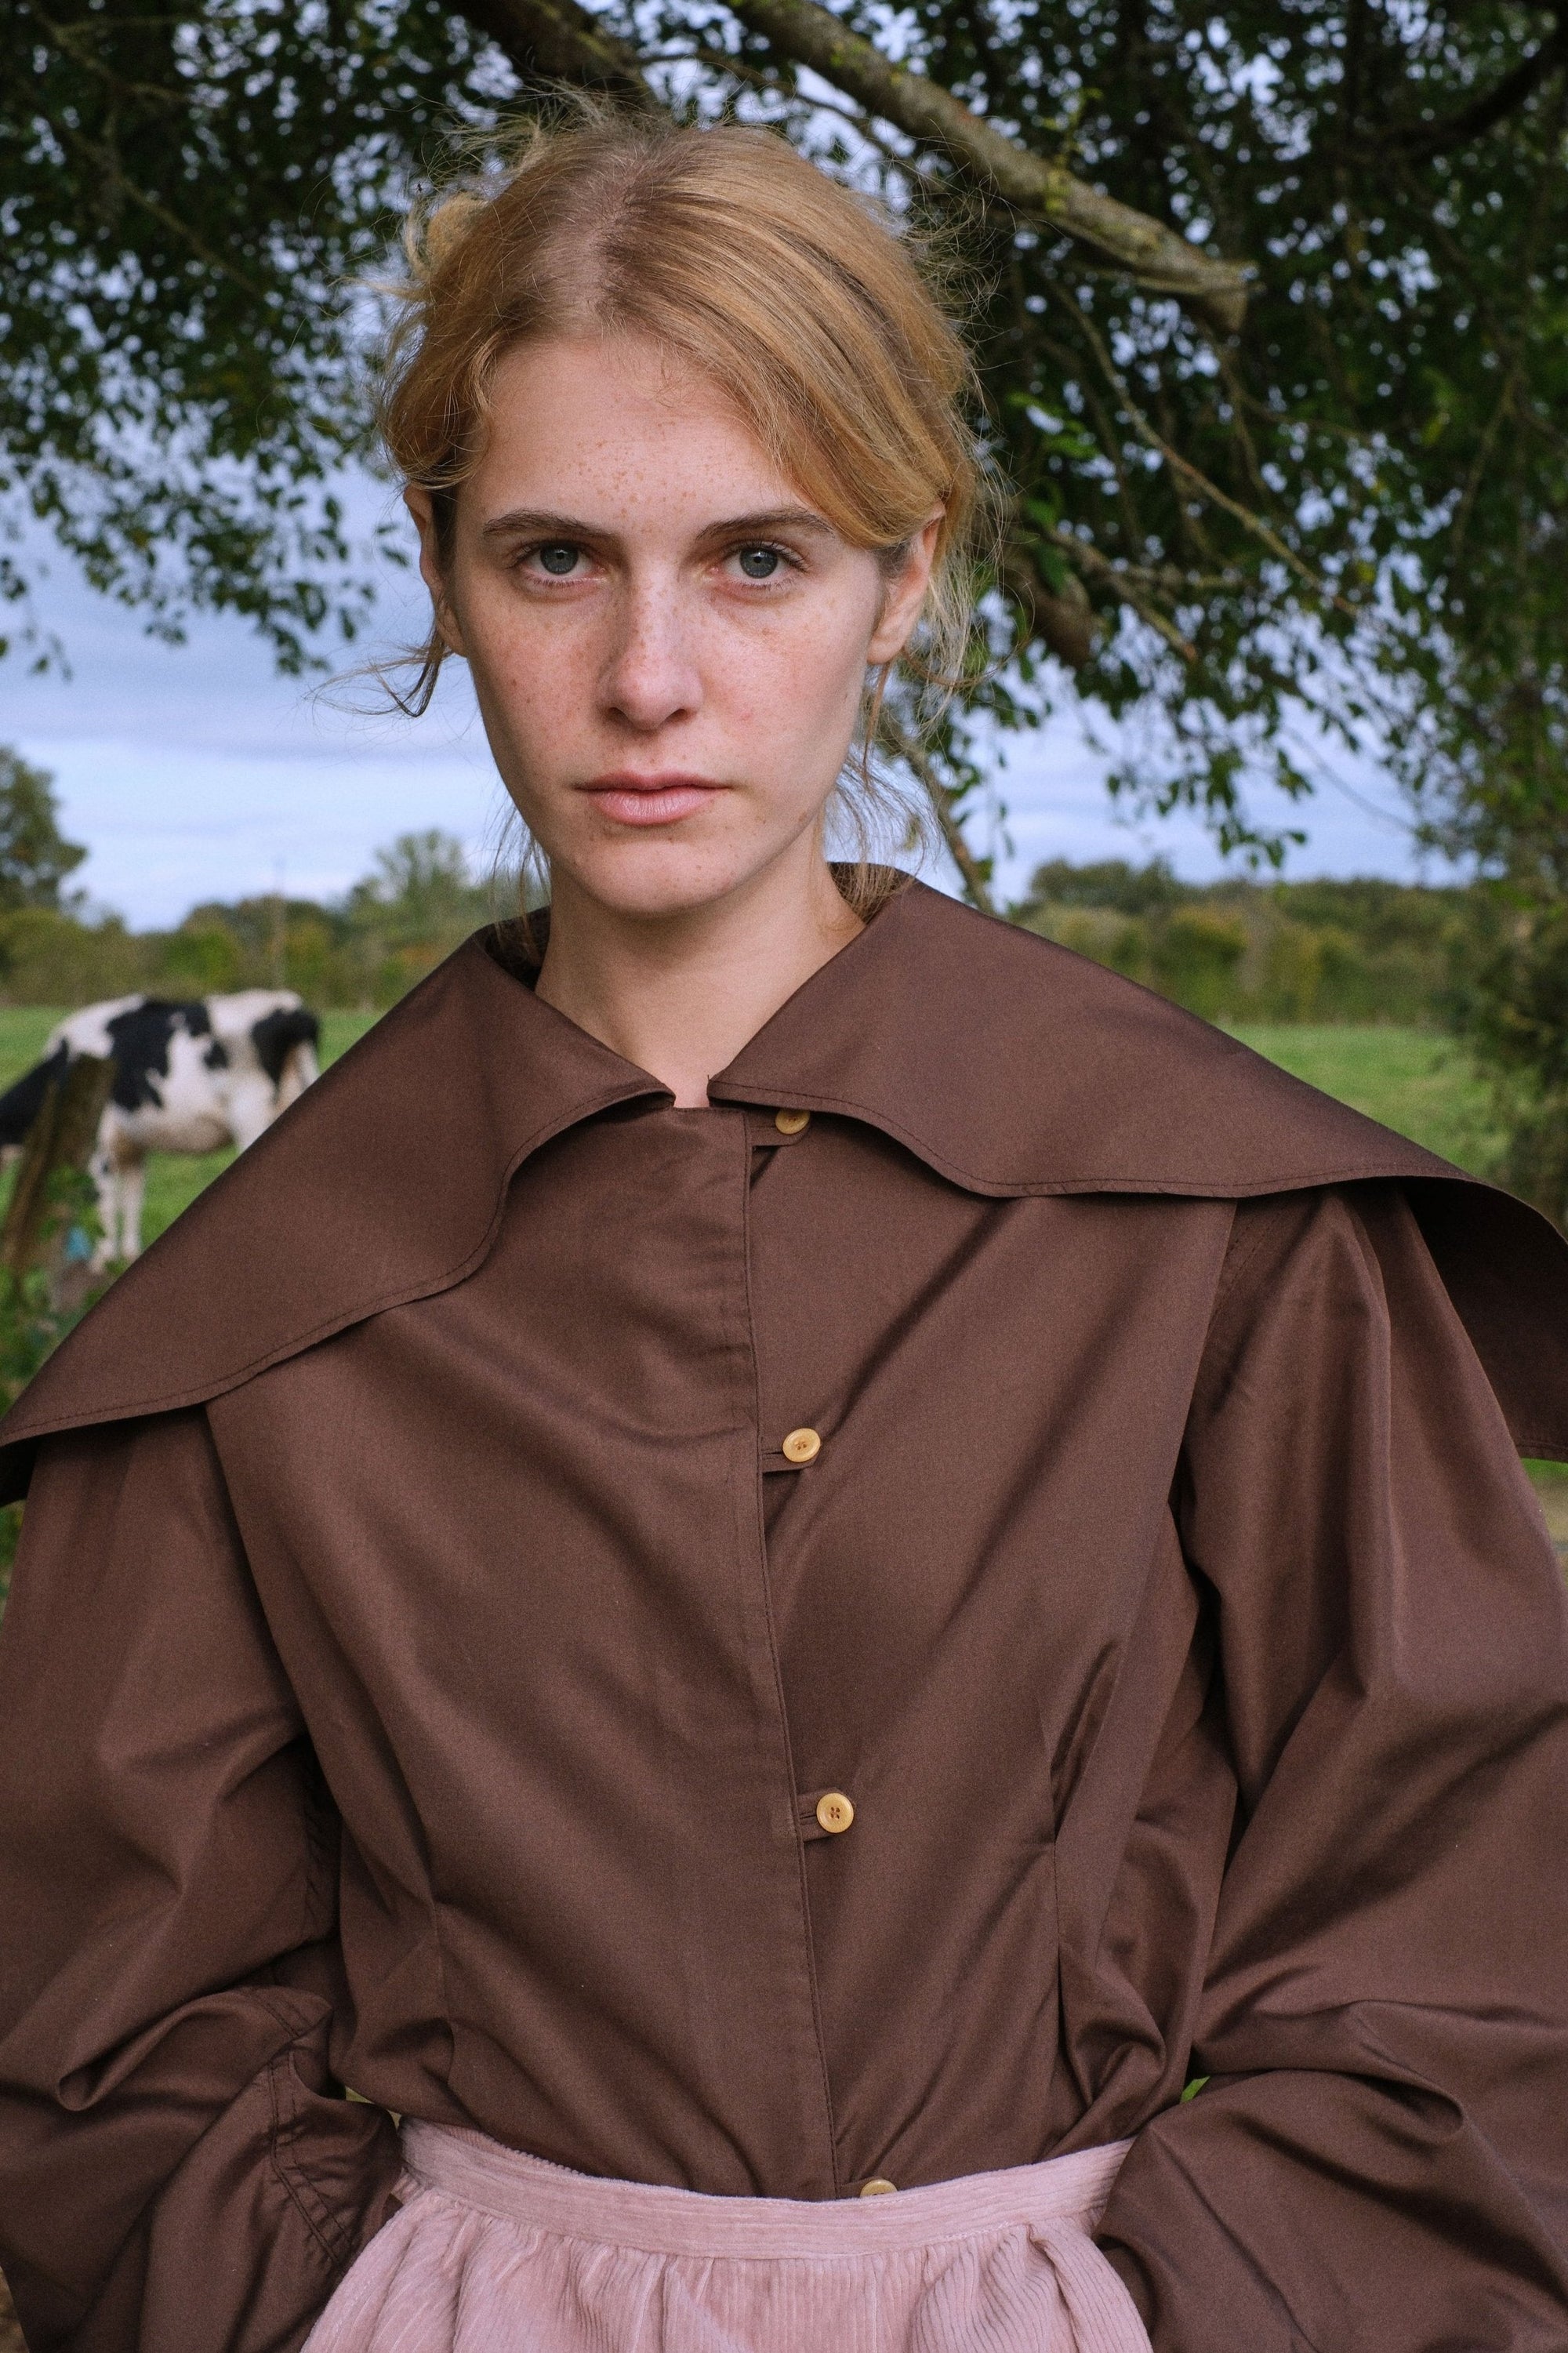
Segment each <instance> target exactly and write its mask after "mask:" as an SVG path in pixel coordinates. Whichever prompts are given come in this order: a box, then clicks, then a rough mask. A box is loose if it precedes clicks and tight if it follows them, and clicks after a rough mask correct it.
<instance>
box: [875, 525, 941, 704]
mask: <svg viewBox="0 0 1568 2353" xmlns="http://www.w3.org/2000/svg"><path fill="white" fill-rule="evenodd" d="M943 512H944V510H943V509H942V508H941V507H938V509H937V511H936V512H935V513H934V514H933V515H928V516H927V517H926V520H925V522H923V523H922V524H921V528H920V530H919V531H918V532H917V533H915V535H914V537H913V539H911V540H910V549H909V554H907V555H906V556H905V558H904V561H903V564H902V565H901V567H900V570H899V571H897V572H895V573H894V574H893V575H892V577H891V578H890V579H889V582H888V586H887V589H886V591H885V593H884V595H883V597H882V609H881V612H880V613H879V615H878V617H877V626H876V628H874V629H873V630H872V632H871V642H870V644H869V645H868V647H867V649H866V659H867V661H868V663H870V664H871V665H872V666H873V667H874V668H876V667H879V666H880V665H881V664H882V663H884V662H890V661H897V659H898V658H899V656H900V654H901V653H902V652H903V650H904V648H905V647H906V646H907V645H908V643H909V641H910V631H911V630H912V629H913V628H914V626H915V623H916V622H917V621H918V620H919V618H920V614H921V606H922V605H923V604H924V603H925V598H926V590H927V589H928V588H929V587H930V586H931V565H932V564H933V563H934V562H935V560H936V543H937V534H938V533H939V532H940V531H941V529H942V514H943Z"/></svg>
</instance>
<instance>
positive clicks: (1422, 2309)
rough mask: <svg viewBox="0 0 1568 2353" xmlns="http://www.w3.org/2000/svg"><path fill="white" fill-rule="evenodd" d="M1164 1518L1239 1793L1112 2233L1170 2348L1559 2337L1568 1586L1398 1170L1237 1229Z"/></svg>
mask: <svg viewBox="0 0 1568 2353" xmlns="http://www.w3.org/2000/svg"><path fill="white" fill-rule="evenodd" d="M1226 1282H1227V1288H1226V1290H1225V1292H1224V1293H1223V1296H1222V1298H1221V1301H1220V1303H1219V1305H1218V1308H1217V1311H1216V1314H1215V1320H1214V1324H1213V1326H1212V1330H1211V1334H1210V1340H1209V1345H1208V1348H1207V1351H1206V1354H1205V1361H1204V1365H1203V1369H1202V1374H1201V1377H1200V1380H1199V1384H1198V1388H1197V1392H1196V1395H1195V1398H1194V1405H1193V1410H1192V1414H1191V1419H1190V1425H1189V1429H1188V1433H1187V1442H1186V1447H1185V1452H1184V1462H1183V1466H1182V1471H1181V1475H1180V1480H1179V1485H1178V1493H1177V1514H1178V1520H1179V1524H1180V1527H1181V1532H1182V1537H1183V1542H1184V1548H1185V1551H1186V1555H1187V1558H1188V1562H1189V1565H1190V1567H1191V1569H1192V1571H1193V1573H1194V1575H1195V1576H1196V1577H1197V1578H1198V1579H1199V1581H1200V1584H1201V1585H1203V1586H1204V1587H1205V1588H1207V1590H1208V1594H1209V1599H1210V1603H1211V1607H1212V1615H1213V1620H1214V1623H1215V1628H1216V1631H1217V1643H1216V1649H1217V1659H1218V1665H1217V1673H1218V1675H1219V1677H1220V1689H1219V1692H1218V1694H1216V1697H1217V1700H1218V1702H1219V1705H1220V1710H1221V1714H1222V1716H1223V1721H1224V1723H1225V1725H1226V1727H1227V1730H1228V1738H1229V1744H1230V1748H1231V1753H1232V1758H1233V1762H1234V1767H1235V1773H1236V1779H1237V1815H1236V1821H1235V1828H1234V1833H1233V1840H1232V1846H1231V1852H1230V1859H1229V1862H1228V1865H1227V1868H1226V1876H1225V1880H1224V1883H1223V1888H1222V1893H1221V1900H1220V1905H1219V1910H1218V1916H1217V1921H1216V1926H1215V1936H1214V1941H1213V1948H1212V1954H1211V1958H1210V1963H1209V1968H1208V1971H1207V1976H1206V1982H1205V1993H1204V1998H1203V2002H1202V2006H1201V2011H1200V2016H1199V2022H1198V2026H1197V2031H1196V2033H1195V2036H1194V2050H1193V2054H1192V2072H1193V2073H1194V2075H1197V2076H1206V2077H1207V2078H1208V2079H1209V2080H1208V2082H1207V2083H1206V2084H1205V2086H1204V2088H1203V2089H1202V2090H1201V2091H1199V2092H1198V2093H1197V2094H1196V2095H1195V2096H1194V2097H1192V2098H1190V2099H1188V2100H1186V2101H1184V2103H1183V2104H1182V2105H1180V2106H1178V2107H1176V2108H1174V2109H1172V2110H1170V2111H1168V2112H1166V2113H1165V2114H1163V2115H1162V2116H1159V2117H1158V2118H1156V2119H1155V2120H1154V2122H1153V2123H1152V2124H1151V2125H1150V2126H1147V2127H1146V2128H1145V2129H1144V2131H1143V2132H1142V2134H1141V2135H1140V2136H1139V2137H1138V2138H1137V2139H1136V2141H1135V2142H1134V2144H1133V2147H1132V2149H1131V2154H1130V2155H1129V2157H1128V2159H1127V2162H1126V2165H1125V2167H1124V2168H1123V2171H1122V2174H1121V2179H1120V2180H1119V2182H1118V2184H1117V2187H1116V2189H1115V2192H1114V2194H1113V2196H1112V2199H1111V2201H1110V2207H1109V2208H1108V2210H1107V2212H1106V2214H1105V2216H1104V2218H1103V2221H1102V2223H1101V2228H1100V2242H1101V2244H1102V2246H1103V2247H1104V2248H1105V2251H1106V2253H1108V2254H1109V2255H1110V2259H1111V2261H1112V2262H1113V2263H1115V2265H1116V2267H1117V2268H1118V2270H1119V2271H1120V2272H1121V2275H1122V2277H1123V2279H1124V2280H1125V2281H1126V2283H1127V2284H1128V2286H1129V2288H1130V2290H1131V2293H1132V2295H1133V2296H1134V2299H1135V2300H1136V2302H1137V2303H1138V2305H1139V2306H1140V2308H1141V2310H1142V2314H1143V2316H1144V2320H1145V2324H1146V2326H1147V2327H1148V2328H1149V2332H1150V2336H1151V2338H1152V2344H1153V2346H1154V2348H1155V2353H1457V2348H1460V2347H1463V2348H1466V2353H1548V2348H1551V2353H1562V2348H1563V2345H1564V2344H1568V1611H1565V1607H1564V1589H1563V1578H1562V1576H1561V1574H1560V1571H1559V1567H1558V1564H1557V1561H1556V1558H1555V1556H1554V1553H1553V1550H1552V1545H1551V1542H1550V1540H1549V1538H1548V1535H1547V1533H1546V1530H1545V1527H1544V1525H1543V1524H1542V1516H1541V1513H1540V1510H1539V1507H1538V1505H1537V1504H1536V1503H1535V1500H1534V1497H1533V1495H1532V1493H1531V1490H1530V1487H1529V1484H1528V1482H1527V1481H1526V1480H1525V1477H1524V1475H1523V1472H1522V1471H1521V1467H1520V1464H1519V1461H1518V1459H1517V1457H1516V1455H1515V1453H1514V1451H1513V1449H1512V1446H1511V1445H1510V1440H1509V1436H1508V1432H1507V1430H1506V1428H1505V1426H1504V1424H1503V1420H1502V1417H1501V1414H1500V1411H1499V1409H1498V1407H1497V1404H1496V1402H1495V1400H1494V1398H1493V1397H1492V1394H1491V1391H1490V1389H1489V1387H1488V1385H1487V1382H1486V1379H1485V1377H1484V1376H1483V1374H1482V1372H1481V1369H1480V1366H1479V1363H1478V1362H1477V1359H1476V1357H1475V1355H1474V1353H1473V1351H1472V1349H1471V1347H1470V1345H1469V1342H1468V1339H1467V1337H1466V1335H1465V1332H1464V1330H1463V1328H1462V1326H1461V1325H1460V1324H1459V1322H1458V1317H1457V1316H1456V1314H1455V1313H1454V1311H1453V1309H1452V1307H1451V1305H1450V1304H1449V1302H1448V1298H1447V1293H1445V1291H1444V1289H1443V1286H1442V1284H1441V1282H1439V1280H1438V1279H1437V1276H1436V1272H1435V1271H1434V1269H1433V1266H1432V1263H1431V1261H1430V1260H1429V1258H1428V1256H1427V1254H1426V1248H1425V1245H1424V1243H1423V1241H1422V1240H1421V1236H1420V1233H1419V1231H1418V1229H1417V1228H1416V1226H1415V1220H1414V1219H1413V1217H1412V1216H1411V1213H1410V1211H1409V1209H1408V1208H1407V1207H1406V1205H1405V1201H1404V1198H1403V1197H1402V1196H1401V1194H1400V1193H1399V1192H1398V1190H1397V1189H1396V1188H1394V1187H1382V1186H1379V1187H1364V1188H1358V1190H1357V1191H1355V1192H1353V1193H1343V1194H1335V1193H1330V1194H1319V1195H1311V1196H1297V1197H1292V1198H1286V1199H1284V1200H1280V1201H1275V1202H1271V1203H1259V1204H1254V1205H1249V1206H1248V1207H1247V1208H1244V1209H1243V1211H1242V1212H1241V1214H1240V1215H1239V1217H1238V1219H1237V1229H1236V1235H1235V1239H1234V1241H1233V1245H1232V1250H1231V1255H1230V1259H1229V1261H1228V1263H1227V1276H1226Z"/></svg>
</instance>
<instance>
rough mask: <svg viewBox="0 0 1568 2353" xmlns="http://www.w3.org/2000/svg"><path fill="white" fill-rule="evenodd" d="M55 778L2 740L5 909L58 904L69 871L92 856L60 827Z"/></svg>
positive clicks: (0, 861)
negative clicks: (23, 757) (8, 747)
mask: <svg viewBox="0 0 1568 2353" xmlns="http://www.w3.org/2000/svg"><path fill="white" fill-rule="evenodd" d="M53 786H54V778H53V777H52V776H50V775H49V774H48V772H47V769H44V768H34V767H30V766H29V765H28V764H27V762H26V760H24V759H22V758H21V757H20V756H19V755H18V754H16V753H15V752H12V751H7V750H6V749H5V746H4V745H3V744H0V914H5V913H10V912H11V911H12V910H13V909H14V908H16V907H58V905H59V903H60V892H61V889H62V887H63V885H64V883H65V880H66V877H67V875H68V874H72V873H74V872H75V871H76V869H77V868H78V867H79V865H80V864H81V862H82V860H83V859H84V858H85V857H86V856H87V852H86V850H85V849H83V848H82V847H81V845H80V843H79V842H75V841H67V840H66V839H65V837H64V836H63V835H62V833H61V832H60V828H59V808H58V803H57V801H56V799H55V795H54V790H53Z"/></svg>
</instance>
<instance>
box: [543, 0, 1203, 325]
mask: <svg viewBox="0 0 1568 2353" xmlns="http://www.w3.org/2000/svg"><path fill="white" fill-rule="evenodd" d="M509 5H510V0H509ZM553 5H560V0H553ZM727 5H728V6H729V7H730V8H731V10H732V12H733V14H734V15H735V16H738V17H739V18H740V20H741V22H742V24H743V25H745V26H749V27H750V29H751V30H752V32H753V33H757V34H760V35H761V37H762V38H763V40H765V41H766V42H768V43H769V45H770V46H771V47H773V48H774V49H775V50H777V51H778V52H779V54H780V55H781V56H783V57H785V58H789V59H790V60H791V61H792V62H793V63H795V65H802V66H808V67H809V68H810V69H811V70H812V72H813V73H817V74H820V75H821V76H822V78H823V79H824V80H825V81H829V82H831V83H832V84H833V85H834V87H835V89H837V90H843V91H844V92H845V93H846V95H847V96H848V97H850V98H853V99H854V100H856V101H857V103H858V105H860V106H863V107H864V108H865V109H866V110H867V111H868V113H870V114H878V115H880V116H881V117H882V119H883V121H886V122H892V123H896V124H897V126H898V128H899V129H900V131H902V132H906V133H907V135H908V136H909V137H910V138H911V139H918V140H921V141H924V142H927V143H930V144H934V145H936V146H938V147H940V148H941V149H942V151H943V153H946V154H947V155H949V156H951V157H952V160H953V162H955V163H957V164H962V165H963V167H964V168H965V169H966V170H967V171H970V172H973V173H974V174H976V176H977V177H979V178H980V179H982V180H984V181H985V182H986V183H987V184H988V185H990V186H991V187H993V188H994V190H995V191H996V194H997V195H999V196H1002V197H1005V200H1006V201H1007V203H1008V204H1010V205H1012V206H1015V207H1016V209H1017V210H1018V211H1019V212H1021V213H1026V214H1027V215H1029V216H1032V217H1034V218H1035V219H1043V220H1045V221H1047V223H1048V224H1049V225H1050V227H1053V228H1056V229H1059V230H1061V231H1062V232H1063V233H1064V234H1065V235H1066V236H1068V237H1073V238H1074V239H1076V241H1077V242H1078V243H1079V244H1080V245H1083V246H1087V247H1088V248H1089V249H1090V250H1091V251H1092V252H1094V253H1096V254H1098V255H1099V256H1100V258H1101V259H1104V260H1107V261H1110V262H1113V263H1115V264H1116V265H1117V266H1118V267H1119V268H1120V269H1125V270H1127V271H1128V272H1130V274H1131V276H1132V277H1133V278H1135V279H1136V280H1137V281H1138V283H1139V284H1140V285H1141V286H1146V287H1148V288H1150V289H1151V290H1152V291H1154V292H1156V293H1162V294H1174V295H1177V296H1179V297H1180V298H1181V300H1182V301H1184V302H1186V303H1187V304H1188V305H1189V306H1190V307H1191V308H1192V309H1193V310H1194V311H1198V312H1199V313H1200V314H1201V315H1202V316H1204V317H1205V318H1206V319H1207V320H1209V321H1210V322H1212V323H1213V324H1214V325H1215V327H1217V328H1218V329H1219V330H1220V332H1222V333H1225V334H1233V333H1235V332H1236V331H1237V329H1238V328H1239V327H1240V325H1241V322H1242V320H1243V318H1244V317H1245V315H1246V311H1247V271H1246V269H1245V268H1244V267H1243V266H1241V265H1240V264H1238V263H1236V262H1232V261H1223V260H1221V259H1218V258H1217V257H1216V256H1215V255H1213V254H1209V253H1205V250H1204V249H1203V248H1202V247H1201V246H1196V245H1190V244H1189V243H1188V241H1187V239H1186V238H1185V237H1180V236H1178V235H1177V233H1176V231H1175V230H1174V229H1172V228H1167V227H1165V225H1164V223H1163V221H1157V220H1152V219H1151V218H1150V216H1148V214H1146V213H1140V212H1135V211H1134V210H1133V209H1132V207H1131V205H1122V204H1118V203H1117V201H1116V199H1115V197H1114V196H1102V195H1100V192H1099V191H1098V189H1095V188H1091V187H1089V185H1087V184H1086V183H1085V182H1084V181H1082V180H1079V179H1075V178H1074V177H1073V175H1072V174H1071V173H1070V172H1068V171H1065V170H1064V169H1063V168H1062V166H1061V165H1060V164H1049V163H1047V161H1046V160H1045V158H1044V157H1043V156H1040V155H1036V154H1033V153H1031V152H1030V151H1029V149H1027V148H1026V147H1021V146H1020V145H1019V144H1018V143H1017V142H1016V140H1013V139H1009V138H1008V137H1006V135H1005V133H1004V132H1000V131H997V130H995V129H994V128H993V126H992V125H991V124H990V123H989V122H987V121H985V119H984V116H983V115H978V114H976V113H974V112H973V111H972V109H970V108H969V107H967V106H965V105H964V103H963V100H962V99H957V98H954V97H953V95H952V91H951V90H944V89H943V88H942V84H941V83H940V82H937V81H932V80H931V79H930V78H929V77H928V76H927V75H925V74H921V73H910V72H908V71H907V70H906V69H904V68H903V67H902V66H899V65H895V64H894V63H893V62H892V60H891V59H890V58H885V57H884V56H883V55H882V53H881V51H880V50H879V48H877V47H874V46H873V44H872V43H871V42H869V41H868V40H864V39H862V38H861V37H860V35H859V34H858V33H854V32H851V31H850V29H849V27H848V26H847V25H844V24H842V23H841V22H840V21H839V19H838V18H837V16H834V15H833V13H832V11H831V10H830V9H827V8H824V7H822V6H820V5H818V0H727Z"/></svg>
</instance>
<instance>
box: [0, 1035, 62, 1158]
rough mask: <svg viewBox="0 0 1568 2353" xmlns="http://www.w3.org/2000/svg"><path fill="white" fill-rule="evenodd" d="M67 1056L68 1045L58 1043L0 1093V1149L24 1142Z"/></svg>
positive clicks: (60, 1077)
mask: <svg viewBox="0 0 1568 2353" xmlns="http://www.w3.org/2000/svg"><path fill="white" fill-rule="evenodd" d="M69 1060H70V1049H69V1048H68V1046H57V1047H56V1048H55V1050H54V1052H53V1053H52V1054H50V1055H49V1056H48V1057H47V1060H44V1061H42V1062H35V1063H34V1065H33V1067H32V1069H31V1070H30V1071H24V1073H23V1074H22V1076H21V1077H20V1078H19V1079H18V1080H17V1082H16V1085H15V1086H14V1087H7V1088H6V1090H5V1093H4V1094H3V1095H0V1152H9V1151H12V1150H14V1149H15V1148H16V1146H17V1145H22V1144H26V1140H27V1132H28V1130H29V1129H30V1128H31V1126H32V1124H33V1122H34V1121H35V1120H36V1119H37V1116H38V1113H40V1112H41V1111H42V1110H43V1107H44V1097H45V1096H46V1095H47V1092H48V1091H49V1088H50V1086H51V1085H52V1084H55V1083H57V1082H58V1081H59V1080H60V1079H62V1078H63V1077H64V1076H65V1072H66V1066H67V1064H68V1062H69Z"/></svg>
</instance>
